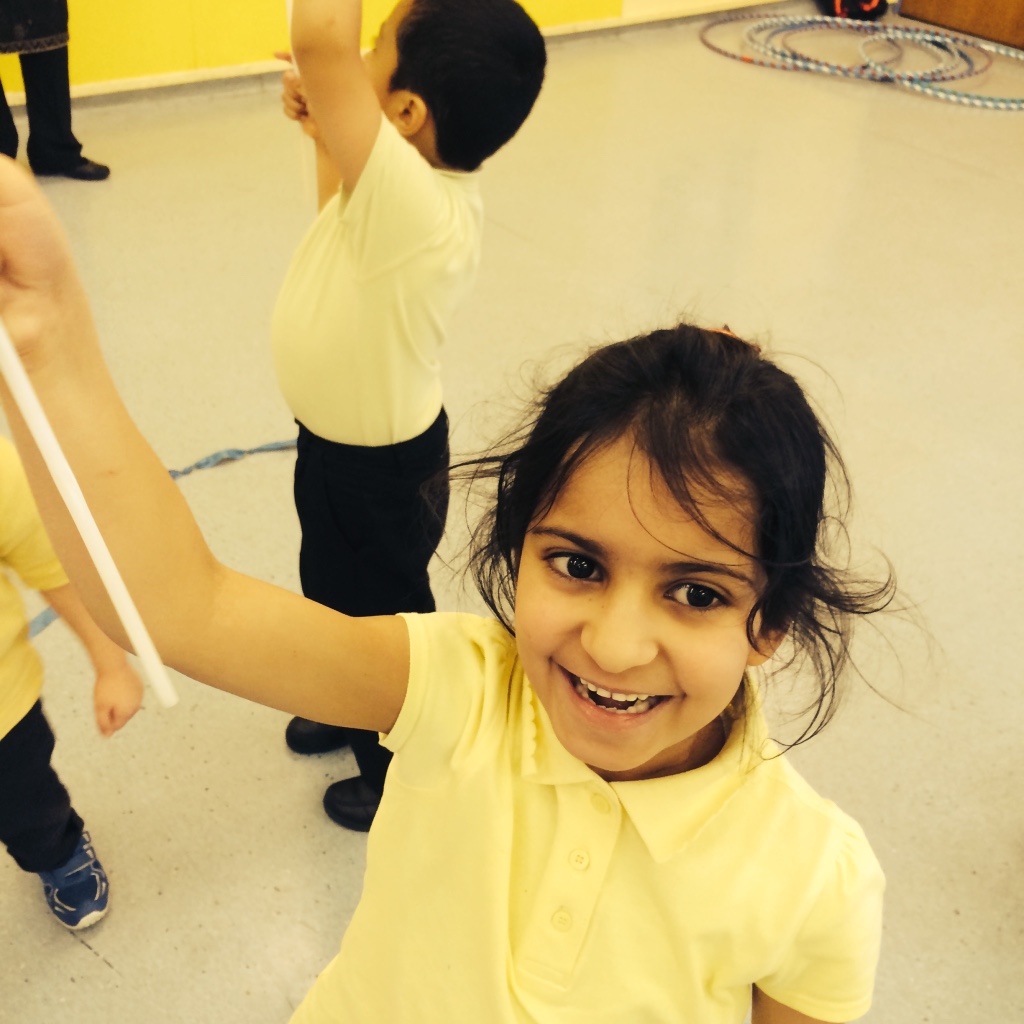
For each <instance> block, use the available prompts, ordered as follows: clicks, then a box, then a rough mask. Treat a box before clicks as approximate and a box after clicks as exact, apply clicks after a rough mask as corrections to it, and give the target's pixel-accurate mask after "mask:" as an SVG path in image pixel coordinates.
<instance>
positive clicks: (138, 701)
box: [92, 660, 142, 736]
mask: <svg viewBox="0 0 1024 1024" xmlns="http://www.w3.org/2000/svg"><path fill="white" fill-rule="evenodd" d="M92 699H93V705H94V707H95V709H96V725H97V726H98V727H99V730H100V732H101V733H103V735H104V736H113V735H114V733H115V732H117V730H118V729H120V728H121V726H122V725H124V724H125V723H126V722H127V721H128V720H129V719H130V718H131V717H132V715H134V714H135V712H136V711H138V710H139V707H140V706H141V705H142V680H141V679H139V677H138V674H137V673H136V672H135V670H134V669H133V668H132V667H131V665H129V664H128V662H127V661H126V660H125V661H123V662H122V663H121V664H120V665H116V666H113V667H110V668H104V669H103V670H102V671H100V672H97V674H96V686H95V688H94V689H93V695H92Z"/></svg>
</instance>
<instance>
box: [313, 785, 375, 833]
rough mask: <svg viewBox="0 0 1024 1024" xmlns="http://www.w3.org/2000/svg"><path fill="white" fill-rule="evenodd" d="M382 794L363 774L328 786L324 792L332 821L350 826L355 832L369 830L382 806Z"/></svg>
mask: <svg viewBox="0 0 1024 1024" xmlns="http://www.w3.org/2000/svg"><path fill="white" fill-rule="evenodd" d="M380 796H381V794H380V792H379V791H378V790H377V789H375V788H374V787H373V786H371V785H370V783H368V782H367V781H366V780H365V779H364V778H363V777H362V775H356V776H354V777H353V778H351V779H342V780H341V782H334V783H332V784H331V785H330V786H328V787H327V792H326V793H324V810H325V811H326V812H327V817H328V818H330V819H331V821H335V822H337V823H338V824H339V825H343V826H344V827H345V828H350V829H352V831H353V832H369V831H370V826H371V825H372V824H373V816H374V815H375V814H376V813H377V808H378V807H379V806H380Z"/></svg>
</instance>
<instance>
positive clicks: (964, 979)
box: [0, 3, 1024, 1024]
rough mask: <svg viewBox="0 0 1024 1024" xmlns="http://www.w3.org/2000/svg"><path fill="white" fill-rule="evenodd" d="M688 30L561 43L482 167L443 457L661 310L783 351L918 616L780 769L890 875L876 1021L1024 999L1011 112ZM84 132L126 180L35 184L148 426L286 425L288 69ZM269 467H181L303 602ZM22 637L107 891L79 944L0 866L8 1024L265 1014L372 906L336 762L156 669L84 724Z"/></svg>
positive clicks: (1023, 131)
mask: <svg viewBox="0 0 1024 1024" xmlns="http://www.w3.org/2000/svg"><path fill="white" fill-rule="evenodd" d="M790 6H791V7H793V8H794V9H797V10H810V9H811V8H810V5H809V4H807V3H797V4H795V5H790ZM699 27H700V21H699V20H697V21H691V22H682V23H676V24H673V25H666V26H661V27H655V28H645V29H636V30H631V31H624V32H619V33H609V34H604V35H597V36H592V37H588V38H574V39H564V40H560V41H556V42H553V43H552V45H551V68H550V77H549V80H548V83H547V85H546V87H545V91H544V94H543V97H542V99H541V102H540V103H539V106H538V108H537V110H536V112H535V114H534V116H533V117H532V118H531V120H530V121H529V122H528V124H527V126H526V127H525V128H524V130H523V132H522V133H521V136H520V137H519V138H518V139H517V140H516V141H515V142H514V143H513V144H512V145H511V146H510V147H509V148H508V149H507V151H505V152H503V153H502V154H500V155H499V156H498V157H496V158H495V159H494V160H493V161H492V165H491V166H490V167H489V169H488V171H487V174H486V178H485V183H484V191H485V199H486V204H487V228H486V238H485V254H484V262H483V270H482V275H481V279H480V283H479V285H478V287H477V288H476V290H475V292H474V294H473V296H472V298H471V299H470V301H469V303H468V305H467V306H466V307H465V309H464V310H463V311H462V313H461V315H460V316H459V318H458V320H457V323H456V324H455V327H454V332H453V335H452V338H451V342H450V345H449V348H448V351H447V356H446V358H447V363H446V387H447V401H448V408H449V411H450V414H451V416H452V420H453V423H454V439H455V448H456V449H457V450H458V451H467V450H469V449H471V448H474V447H476V446H477V445H479V444H481V443H482V442H483V441H485V440H486V439H488V438H492V437H494V436H495V435H496V434H497V433H498V432H499V431H500V429H501V428H502V427H503V426H504V425H505V424H507V423H508V422H509V420H510V418H511V417H513V416H514V413H515V409H516V401H517V398H518V396H520V395H524V394H527V393H529V391H530V390H531V385H532V382H533V381H534V380H536V379H538V378H540V379H547V378H549V377H550V376H551V375H552V374H553V373H555V372H557V370H558V368H559V367H561V366H563V365H565V363H566V361H567V360H568V359H569V358H571V357H572V356H573V354H575V353H577V352H579V351H580V350H581V348H582V347H584V346H586V345H589V344H592V343H595V342H600V341H606V340H613V339H617V338H621V337H624V336H627V335H631V334H634V333H636V332H639V331H642V330H644V329H647V328H650V327H653V326H656V325H659V324H664V323H666V322H669V321H671V320H673V319H674V318H675V317H677V316H679V315H680V314H685V315H687V316H689V317H692V318H697V319H698V320H700V321H702V322H704V323H707V324H710V325H720V324H723V323H728V324H729V326H730V327H731V328H732V329H733V330H734V331H736V332H738V333H741V334H744V335H747V336H751V337H755V338H757V339H759V340H760V341H761V342H762V344H764V345H765V346H766V347H767V348H769V349H770V350H771V351H773V352H776V353H779V354H780V355H781V357H782V360H783V362H784V363H785V365H786V366H787V367H789V368H791V369H793V370H794V371H795V372H796V373H797V374H798V376H799V377H800V378H801V379H802V380H803V381H804V382H805V383H806V385H807V387H808V389H809V390H810V391H811V393H812V394H813V396H814V397H815V399H816V401H817V402H818V404H819V406H820V407H821V409H822V410H823V411H824V413H825V414H826V416H827V417H828V419H829V421H830V423H831V424H832V426H833V428H834V430H835V433H836V435H837V436H838V438H839V441H840V445H841V448H842V450H843V451H844V453H845V455H846V458H847V460H848V463H849V468H850V472H851V475H852V478H853V481H854V486H855V495H856V504H855V510H854V519H853V526H852V539H853V543H854V544H855V547H856V550H857V551H858V552H860V553H861V554H862V555H863V557H864V559H865V560H867V561H870V559H871V558H872V557H873V553H874V551H875V549H876V548H877V549H880V550H881V551H883V552H884V553H885V554H886V555H887V556H888V557H889V558H890V559H891V560H892V562H893V563H894V565H895V566H896V569H897V571H898V574H899V578H900V580H901V582H902V584H903V586H904V588H905V593H906V595H907V597H908V598H909V599H910V600H911V601H913V602H914V604H915V607H916V609H917V612H916V614H917V616H918V620H919V623H921V624H923V628H922V625H920V624H919V625H907V624H906V623H904V622H902V621H900V620H899V619H895V618H892V619H889V620H887V621H886V622H884V623H882V625H881V629H880V632H873V631H870V630H869V631H865V633H864V635H863V645H862V647H861V657H862V664H863V669H864V671H865V673H866V675H867V676H868V677H869V678H870V680H871V681H872V683H873V684H874V686H875V687H876V688H877V689H878V690H879V691H880V692H881V693H883V694H884V695H886V696H887V697H888V698H889V702H887V701H886V700H883V699H880V698H879V697H878V696H876V695H875V694H873V693H872V692H871V691H870V690H869V689H868V688H867V687H866V686H864V685H863V684H862V683H859V682H858V681H857V680H856V679H852V680H851V682H850V695H849V699H848V700H847V702H846V706H845V707H844V709H843V710H842V712H841V713H840V715H839V717H838V718H837V719H836V721H835V722H834V724H833V725H832V726H831V727H830V728H829V730H828V731H826V732H825V734H824V735H823V736H821V737H820V738H819V739H817V740H816V741H815V742H813V743H812V744H811V745H810V746H809V747H807V748H806V749H805V750H803V751H802V752H800V753H799V754H798V755H796V758H797V761H798V763H799V764H800V766H801V768H802V769H803V770H804V771H805V773H806V774H807V775H808V776H809V777H810V779H811V780H812V781H813V783H814V784H815V785H816V786H817V787H819V789H820V790H822V791H823V792H824V793H826V794H828V795H830V796H832V797H834V798H835V799H836V800H837V802H839V803H840V804H841V805H842V806H843V807H844V808H846V809H847V810H848V811H850V812H851V813H852V814H854V815H855V816H856V817H857V818H858V819H859V820H860V821H861V822H862V823H863V825H864V827H865V829H866V831H867V833H868V835H869V837H870V838H871V840H872V842H873V844H874V846H875V849H876V851H877V853H878V856H879V858H880V859H881V861H882V863H883V866H884V867H885V869H886V872H887V874H888V879H889V893H888V913H887V918H886V931H885V945H884V950H883V958H882V964H881V969H880V975H879V982H878V989H877V999H876V1006H875V1009H874V1010H873V1011H872V1012H871V1014H870V1015H869V1017H868V1018H867V1019H868V1020H869V1021H870V1022H871V1024H925V1022H928V1024H974V1022H978V1024H995V1022H998V1024H1008V1022H1010V1021H1020V1020H1024V969H1022V963H1024V941H1022V940H1024V810H1022V801H1021V794H1022V793H1024V763H1022V755H1021V740H1020V737H1021V734H1022V733H1024V696H1022V693H1024V687H1022V678H1021V676H1022V674H1021V669H1020V664H1019V663H1020V657H1019V647H1020V642H1021V639H1020V638H1021V636H1022V635H1024V626H1022V623H1024V585H1022V582H1021V581H1022V579H1024V547H1022V542H1021V538H1022V537H1024V484H1022V470H1024V402H1022V400H1021V396H1022V394H1024V335H1022V328H1021V324H1022V322H1024V286H1022V283H1021V270H1022V268H1024V233H1022V231H1021V225H1022V224H1024V188H1022V181H1024V177H1022V175H1024V171H1022V168H1024V114H1012V113H997V112H987V111H979V110H974V109H970V108H966V107H959V106H954V105H951V104H943V103H940V102H938V101H935V100H930V99H926V98H922V97H920V96H916V95H913V94H911V93H908V92H899V91H895V90H894V89H892V88H887V87H884V86H880V85H873V84H866V83H861V82H851V81H843V80H838V79H835V78H819V77H814V76H810V75H802V74H787V73H782V72H776V71H769V70H763V69H757V68H753V67H747V66H743V65H741V64H739V63H733V62H729V61H727V60H725V59H724V58H721V57H718V56H716V55H714V54H712V53H710V52H709V51H707V50H706V49H704V48H703V47H702V46H701V44H700V42H699V40H698V30H699ZM1011 79H1012V76H1011ZM1007 84H1008V85H1009V86H1010V87H1013V88H1016V89H1017V91H1018V94H1024V81H1022V80H1021V79H1017V80H1010V79H1008V81H1007ZM75 123H76V128H77V130H78V134H79V135H80V137H81V138H82V139H83V141H84V142H85V144H86V153H87V154H88V155H89V156H91V157H93V158H95V159H97V160H103V161H105V162H109V163H110V164H111V166H112V167H113V176H112V177H111V179H110V180H109V181H108V182H106V183H104V184H78V183H72V182H66V181H48V182H47V183H46V185H45V188H46V191H47V193H48V195H49V196H50V198H51V199H52V201H53V203H54V205H55V206H56V207H57V209H58V211H59V212H60V214H61V216H62V218H63V220H64V222H65V224H66V225H67V228H68V231H69V233H70V236H71V239H72V243H73V246H74V249H75V251H76V253H77V256H78V259H79V260H80V262H81V265H82V267H83V269H84V274H85V277H86V281H87V285H88V288H89V291H90V293H91V295H92V297H93V300H94V303H95V309H96V314H97V318H98V320H99V325H100V330H101V334H102V337H103V339H104V344H105V347H106V351H107V353H108V356H109V360H110V363H111V366H112V369H113V372H114V374H115V377H116V379H117V380H118V382H119V384H120V386H121V388H122V391H123V393H124V395H125V397H126V400H127V402H128V404H129V406H130V408H131V409H132V410H133V412H134V414H135V415H136V417H137V419H138V421H139V423H140V425H141V427H142V429H143V431H144V432H145V433H146V435H147V436H148V437H149V438H150V440H151V441H152V442H153V444H154V445H155V447H156V449H157V451H158V452H159V454H160V455H161V457H162V458H163V459H164V460H165V462H166V464H167V465H168V466H169V467H176V468H180V467H183V466H185V465H188V464H189V463H191V462H193V461H194V460H196V459H198V458H200V457H202V456H204V455H207V454H209V453H211V452H214V451H217V450H219V449H223V448H247V447H251V446H254V445H258V444H263V443H265V442H268V441H276V440H280V439H284V438H288V437H291V436H292V435H293V425H292V423H291V420H290V418H289V415H288V412H287V409H286V408H285V406H284V403H283V401H282V400H281V398H280V396H279V394H278V391H277V388H276V384H275V381H274V377H273V373H272V369H271V363H270V355H269V343H268V324H269V318H270V311H271V307H272V304H273V300H274V296H275V293H276V290H277V287H278V285H279V283H280V281H281V279H282V276H283V274H284V271H285V267H286V265H287V262H288V259H289V256H290V254H291V252H292V250H293V249H294V247H295V245H296V244H297V242H298V240H299V238H300V236H301V235H302V233H303V231H304V229H305V228H306V226H307V224H308V223H309V221H310V219H311V217H312V214H313V206H314V199H313V186H312V183H311V181H310V175H311V172H312V161H311V158H310V156H309V155H308V154H305V153H304V150H303V143H302V140H301V139H300V138H299V136H298V133H297V132H296V131H294V130H293V127H294V126H293V125H291V124H290V123H288V122H286V121H285V120H284V118H283V117H282V116H281V114H280V109H279V102H278V89H277V85H276V82H274V81H271V80H269V79H264V80H255V81H248V82H244V83H234V84H220V85H212V86H208V87H204V88H195V89H190V90H184V91H175V92H167V93H153V94H147V95H141V96H135V97H127V98H126V97H122V98H120V99H115V100H105V101H91V102H82V103H81V104H79V105H78V106H77V107H76V115H75ZM291 466H292V455H291V453H289V452H285V453H275V454H267V455H259V456H254V457H252V458H249V459H247V460H245V461H242V462H238V463H233V464H227V465H224V466H222V467H220V468H217V469H213V470H208V471H204V472H201V473H196V474H194V475H192V476H190V477H188V478H187V479H185V480H183V481H182V483H181V486H182V488H183V490H184V491H185V493H186V494H187V495H188V498H189V500H190V501H191V502H192V504H193V507H194V509H195V511H196V514H197V516H198V517H199V520H200V522H201V524H202V526H203V528H204V530H205V531H206V533H207V535H208V537H209V539H210V542H211V544H212V545H213V547H214V549H215V550H216V552H217V553H218V554H219V555H220V556H221V557H222V558H224V559H225V560H226V561H228V562H229V563H231V564H233V565H235V566H237V567H239V568H241V569H244V570H246V571H249V572H251V573H253V574H256V575H258V576H261V577H265V578H267V579H271V580H274V581H276V582H278V583H280V584H281V585H283V586H285V587H290V588H296V589H297V586H298V580H297V567H296V561H297V547H298V530H297V525H296V521H295V517H294V512H293V509H292V503H291V493H290V473H291ZM454 508H455V511H454V512H453V514H452V516H451V520H450V523H451V528H452V539H451V541H450V542H449V543H448V545H447V548H446V550H447V551H448V552H449V553H452V554H453V556H454V555H455V554H457V551H458V548H459V537H460V535H461V530H460V526H461V524H462V523H463V522H464V518H465V517H464V516H463V515H461V514H460V512H459V509H458V505H457V504H456V505H455V506H454ZM436 582H437V590H438V593H439V596H440V599H441V604H442V606H443V607H446V608H454V607H463V608H476V607H477V605H476V603H475V601H474V599H473V597H472V595H471V588H469V587H463V586H462V584H461V583H460V581H459V579H458V577H457V576H456V575H455V574H453V573H452V572H450V571H449V570H447V569H446V568H445V567H444V566H439V567H438V572H437V576H436ZM39 646H40V649H41V650H42V653H43V655H44V657H45V660H46V663H47V669H48V678H47V685H46V690H45V698H46V707H47V710H48V713H49V714H50V716H51V718H52V720H53V723H54V725H55V728H56V731H57V735H58V744H57V752H56V756H55V763H56V765H57V768H58V770H59V771H60V773H61V775H62V777H63V778H64V780H65V782H66V783H67V785H68V787H69V788H70V790H71V792H72V795H73V798H74V802H75V805H76V807H77V808H78V809H79V810H80V811H81V813H82V814H83V816H84V817H85V819H86V821H87V825H88V827H89V829H90V830H91V832H92V835H93V838H94V840H95V843H96V846H97V849H98V851H99V853H100V855H101V857H102V859H103V862H104V863H105V865H106V867H107V869H108V871H109V874H110V879H111V886H112V909H111V912H110V915H109V917H108V918H107V920H105V921H104V922H103V923H102V924H100V925H99V926H97V927H96V928H95V929H92V930H90V931H88V932H85V933H83V934H82V935H81V936H73V935H70V934H68V933H67V932H65V931H64V930H63V929H62V928H61V927H60V926H59V925H57V924H56V923H55V922H54V921H53V920H52V919H51V918H50V916H49V914H48V912H47V910H46V906H45V904H44V903H43V900H42V896H41V893H40V891H39V886H38V883H37V880H36V879H35V878H34V877H30V876H26V875H23V874H22V873H21V872H19V871H18V869H17V868H16V867H15V866H14V864H13V863H12V862H11V861H10V860H9V859H8V858H6V857H0V908H2V909H0V1020H2V1021H3V1024H65V1022H67V1024H72V1022H73V1024H92V1022H96V1024H121V1022H132V1024H134V1022H139V1024H180V1022H184V1021H196V1022H199V1021H201V1022H204V1024H283V1022H285V1021H286V1020H287V1019H288V1016H289V1012H290V1010H291V1009H292V1008H293V1007H294V1006H295V1005H296V1004H297V1003H298V1001H299V1000H300V999H301V997H302V995H303V993H304V992H305V991H306V989H307V988H308V986H309V984H310V983H311V982H312V980H313V978H314V976H315V975H316V973H317V971H318V970H319V969H320V968H321V967H322V966H323V965H324V964H325V963H326V962H327V961H328V959H329V958H330V957H331V956H332V955H333V954H334V952H335V951H336V949H337V946H338V942H339V940H340V938H341V935H342V932H343V931H344V928H345V925H346V922H347V921H348V919H349V916H350V915H351V912H352V909H353V907H354V905H355V903H356V900H357V899H358V895H359V887H360V879H361V872H362V867H363V861H364V853H365V844H366V840H365V837H364V836H361V835H356V834H353V833H348V832H345V831H343V830H342V829H340V828H337V827H336V826H334V825H333V824H332V823H331V822H330V821H328V820H327V818H326V817H325V816H324V815H323V813H322V810H321V807H320V798H321V794H322V790H323V788H324V786H325V785H326V784H327V783H329V782H330V781H332V780H334V779H337V778H341V777H343V776H345V775H347V774H351V773H352V771H353V764H352V762H351V760H350V755H348V754H330V755H324V756H321V757H317V758H312V759H303V758H300V757H297V756H295V755H293V754H291V753H290V752H289V751H288V750H287V749H286V748H285V745H284V739H283V730H284V725H285V716H284V715H282V714H280V713H278V712H274V711H269V710H266V709H264V708H260V707H256V706H251V705H248V704H246V703H244V702H242V701H240V700H238V699H235V698H233V697H228V696H224V695H222V694H220V693H217V692H214V691H210V690H206V689H204V688H202V687H201V686H199V685H198V684H195V683H192V682H191V681H189V680H186V679H184V678H180V677H176V683H177V685H178V687H179V689H180V692H181V696H182V701H181V704H180V706H179V707H177V708H176V709H174V710H172V711H161V710H160V709H159V708H158V707H156V706H155V704H154V701H153V700H152V699H151V698H147V701H146V706H145V707H144V709H143V711H142V712H141V713H140V714H139V715H138V716H137V718H136V720H135V721H133V722H132V723H131V724H130V725H129V727H128V728H126V729H125V730H124V731H123V732H122V733H121V734H119V735H117V736H116V737H114V738H113V739H112V740H110V741H104V740H102V739H101V738H100V737H99V736H98V734H97V733H96V730H95V728H94V726H93V723H92V719H91V707H90V694H89V691H90V686H91V679H90V677H89V675H88V672H87V666H86V662H85V659H84V656H83V655H82V654H80V653H79V651H78V650H77V648H76V646H75V644H74V643H73V641H72V639H71V638H70V636H69V634H68V633H67V631H66V630H65V628H64V627H63V625H60V624H58V625H54V626H51V627H50V628H49V629H48V630H46V631H45V632H44V633H43V634H42V636H41V638H40V640H39ZM897 705H898V706H897ZM425 884H429V879H427V880H425ZM453 898H455V897H454V896H453ZM382 1024H386V1022H382ZM453 1024H469V1022H453ZM473 1024H483V1022H473ZM624 1024H633V1022H624Z"/></svg>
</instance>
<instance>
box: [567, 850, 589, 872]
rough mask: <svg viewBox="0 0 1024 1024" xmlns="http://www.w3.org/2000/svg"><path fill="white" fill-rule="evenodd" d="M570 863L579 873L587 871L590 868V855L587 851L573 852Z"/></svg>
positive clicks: (570, 855)
mask: <svg viewBox="0 0 1024 1024" xmlns="http://www.w3.org/2000/svg"><path fill="white" fill-rule="evenodd" d="M569 863H570V864H571V865H572V866H573V867H574V868H575V869H576V870H577V871H586V870H587V868H589V867H590V854H589V853H587V851H586V850H573V851H572V853H570V854H569Z"/></svg>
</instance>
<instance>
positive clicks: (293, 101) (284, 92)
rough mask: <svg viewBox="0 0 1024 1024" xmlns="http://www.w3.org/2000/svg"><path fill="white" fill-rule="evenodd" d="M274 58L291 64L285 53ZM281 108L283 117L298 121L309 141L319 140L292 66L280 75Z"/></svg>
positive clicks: (288, 56)
mask: <svg viewBox="0 0 1024 1024" xmlns="http://www.w3.org/2000/svg"><path fill="white" fill-rule="evenodd" d="M274 56H275V57H277V59H278V60H283V61H287V62H288V63H289V64H292V55H291V54H290V53H288V52H287V51H278V52H277V53H275V54H274ZM281 106H282V108H283V110H284V116H285V117H287V118H289V119H290V120H292V121H298V123H299V126H300V127H301V128H302V130H303V131H304V132H305V133H306V134H307V135H308V136H309V137H310V138H311V139H319V138H320V129H319V128H318V127H317V123H316V121H315V120H314V119H313V117H312V115H311V114H310V112H309V105H308V104H307V102H306V90H305V89H304V88H303V85H302V78H301V77H300V76H299V72H298V71H297V70H296V69H295V66H294V64H292V66H291V67H289V68H288V69H287V70H285V71H284V73H283V74H282V75H281Z"/></svg>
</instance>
